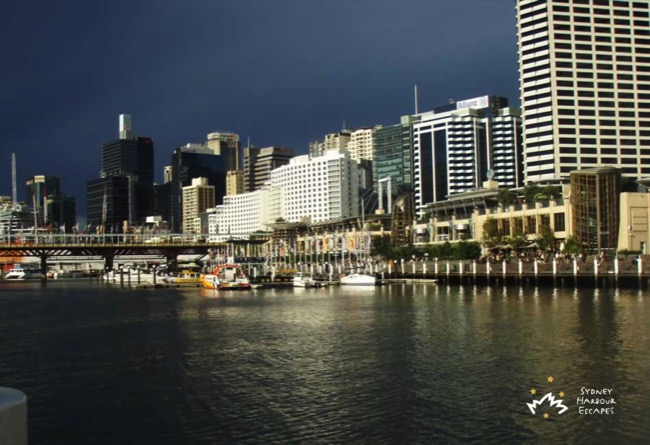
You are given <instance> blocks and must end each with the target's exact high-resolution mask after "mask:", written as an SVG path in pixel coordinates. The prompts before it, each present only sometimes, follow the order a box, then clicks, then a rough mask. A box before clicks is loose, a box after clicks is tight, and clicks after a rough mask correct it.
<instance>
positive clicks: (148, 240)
mask: <svg viewBox="0 0 650 445" xmlns="http://www.w3.org/2000/svg"><path fill="white" fill-rule="evenodd" d="M141 244H144V245H147V246H157V245H158V246H160V245H162V246H168V245H205V244H206V238H205V237H204V236H202V235H196V234H165V235H160V234H84V233H77V234H62V233H61V234H59V233H37V234H34V233H12V234H8V235H7V234H3V235H0V246H3V247H26V248H27V247H30V246H85V245H92V246H98V245H111V246H120V245H125V246H131V245H141Z"/></svg>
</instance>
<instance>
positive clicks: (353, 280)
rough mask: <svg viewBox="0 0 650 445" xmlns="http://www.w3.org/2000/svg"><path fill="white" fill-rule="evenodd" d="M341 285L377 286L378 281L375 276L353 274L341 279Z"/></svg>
mask: <svg viewBox="0 0 650 445" xmlns="http://www.w3.org/2000/svg"><path fill="white" fill-rule="evenodd" d="M341 284H346V285H355V286H375V285H376V284H377V279H376V278H375V277H374V276H373V275H366V274H362V273H351V274H348V275H343V276H342V277H341Z"/></svg>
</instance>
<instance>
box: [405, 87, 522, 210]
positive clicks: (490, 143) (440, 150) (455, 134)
mask: <svg viewBox="0 0 650 445" xmlns="http://www.w3.org/2000/svg"><path fill="white" fill-rule="evenodd" d="M495 120H496V122H495ZM519 125H520V120H519V119H518V117H517V116H516V111H515V110H512V109H510V108H508V107H507V99H505V98H503V97H490V96H482V97H477V98H474V99H468V100H464V101H459V102H454V103H451V104H448V105H443V106H441V107H437V108H435V109H434V110H433V111H430V112H427V113H423V114H421V115H420V120H419V122H417V123H415V124H414V125H413V153H414V154H413V165H414V168H413V171H414V191H415V203H416V208H417V212H418V214H419V215H422V214H423V212H424V207H425V206H426V205H427V204H428V203H431V202H437V201H444V200H446V199H447V198H448V197H450V196H451V195H454V194H457V193H462V192H466V191H469V190H472V189H476V188H479V187H480V186H481V184H482V183H483V182H484V181H486V180H487V179H494V180H496V181H498V182H500V183H503V184H512V185H514V186H515V187H519V186H522V185H523V183H522V182H521V181H522V179H523V175H522V174H521V164H520V162H521V151H522V145H521V140H520V139H519V138H518V137H516V135H518V134H519V132H520V130H519ZM496 160H498V162H496ZM497 173H498V174H497Z"/></svg>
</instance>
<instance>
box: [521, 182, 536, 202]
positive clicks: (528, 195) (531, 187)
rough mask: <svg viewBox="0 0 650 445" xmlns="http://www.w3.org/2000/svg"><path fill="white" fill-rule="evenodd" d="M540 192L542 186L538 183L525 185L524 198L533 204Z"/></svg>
mask: <svg viewBox="0 0 650 445" xmlns="http://www.w3.org/2000/svg"><path fill="white" fill-rule="evenodd" d="M539 192H540V188H539V186H538V185H535V184H526V185H525V186H524V190H523V194H524V199H525V200H526V202H527V203H528V204H532V203H534V202H535V196H536V195H537V194H538V193H539Z"/></svg>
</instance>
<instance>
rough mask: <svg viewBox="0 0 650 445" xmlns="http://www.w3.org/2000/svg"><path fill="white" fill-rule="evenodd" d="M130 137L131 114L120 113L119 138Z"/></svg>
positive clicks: (131, 134)
mask: <svg viewBox="0 0 650 445" xmlns="http://www.w3.org/2000/svg"><path fill="white" fill-rule="evenodd" d="M132 137H133V131H132V127H131V115H130V114H120V139H131V138H132Z"/></svg>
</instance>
